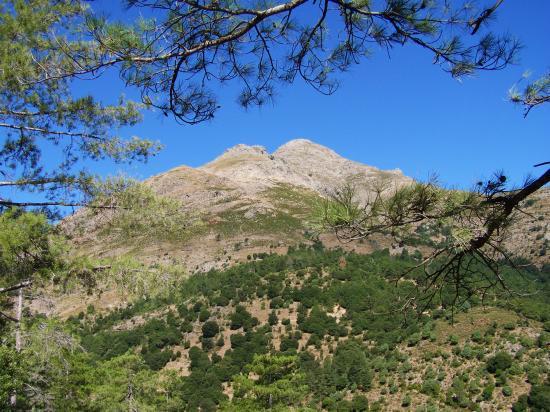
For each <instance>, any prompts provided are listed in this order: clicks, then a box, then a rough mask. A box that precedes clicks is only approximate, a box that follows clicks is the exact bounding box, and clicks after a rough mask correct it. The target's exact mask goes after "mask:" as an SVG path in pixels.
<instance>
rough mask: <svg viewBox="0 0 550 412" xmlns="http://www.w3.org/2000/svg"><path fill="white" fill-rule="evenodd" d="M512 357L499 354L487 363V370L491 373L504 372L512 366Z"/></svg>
mask: <svg viewBox="0 0 550 412" xmlns="http://www.w3.org/2000/svg"><path fill="white" fill-rule="evenodd" d="M512 361H513V360H512V357H511V356H510V354H508V353H506V352H499V353H497V354H496V355H495V356H493V357H492V358H489V360H488V361H487V370H488V371H489V372H491V373H495V374H496V373H498V372H503V371H505V370H506V369H508V368H510V366H512Z"/></svg>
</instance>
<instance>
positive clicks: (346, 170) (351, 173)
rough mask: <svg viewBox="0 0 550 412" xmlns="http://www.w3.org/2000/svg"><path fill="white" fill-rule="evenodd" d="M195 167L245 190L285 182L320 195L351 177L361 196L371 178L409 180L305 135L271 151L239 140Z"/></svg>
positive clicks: (397, 183)
mask: <svg viewBox="0 0 550 412" xmlns="http://www.w3.org/2000/svg"><path fill="white" fill-rule="evenodd" d="M199 170H202V171H205V172H208V173H211V174H214V175H216V176H219V177H223V178H227V179H229V180H231V181H233V182H235V183H236V184H238V185H240V186H242V188H243V189H245V191H246V192H247V193H255V192H258V191H261V190H264V189H266V188H268V187H272V186H273V185H276V184H289V185H293V186H299V187H304V188H307V189H310V190H313V191H315V192H317V193H319V194H320V195H323V194H324V193H326V190H327V189H329V190H330V189H333V188H334V187H337V186H340V185H342V184H343V183H344V182H347V181H353V182H355V183H356V184H357V185H358V186H359V187H358V190H359V192H360V194H361V195H363V196H361V197H364V196H365V195H366V194H367V193H366V192H365V191H366V190H367V189H366V187H367V186H368V183H369V182H372V181H373V180H380V179H384V180H386V181H388V182H390V183H392V184H395V185H402V184H407V183H410V182H411V179H410V178H407V177H405V176H404V175H403V173H402V172H401V171H400V170H389V171H383V170H380V169H377V168H375V167H372V166H367V165H364V164H361V163H358V162H354V161H352V160H348V159H345V158H344V157H342V156H340V155H338V154H337V153H336V152H334V151H333V150H331V149H329V148H327V147H325V146H322V145H319V144H317V143H314V142H312V141H310V140H307V139H296V140H291V141H289V142H287V143H285V144H284V145H282V146H281V147H279V148H278V149H277V150H276V151H275V152H273V153H271V154H270V153H269V152H268V151H267V150H266V149H265V148H264V147H262V146H247V145H242V144H239V145H237V146H234V147H232V148H230V149H228V150H227V151H226V152H225V153H224V154H222V155H221V156H219V157H218V158H216V159H215V160H214V161H212V162H210V163H207V164H206V165H204V166H202V167H200V168H199ZM361 189H362V190H361Z"/></svg>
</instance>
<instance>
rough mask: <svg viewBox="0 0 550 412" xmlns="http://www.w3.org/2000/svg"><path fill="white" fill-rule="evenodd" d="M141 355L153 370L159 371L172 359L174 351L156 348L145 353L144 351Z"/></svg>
mask: <svg viewBox="0 0 550 412" xmlns="http://www.w3.org/2000/svg"><path fill="white" fill-rule="evenodd" d="M141 356H142V357H143V360H144V361H145V363H146V364H147V366H149V368H150V369H151V370H154V371H158V370H160V369H162V368H163V367H164V365H166V364H167V363H168V362H169V361H170V359H171V358H172V356H173V353H172V351H170V350H163V351H161V350H158V349H154V350H152V351H146V352H145V353H144V352H143V351H142V353H141Z"/></svg>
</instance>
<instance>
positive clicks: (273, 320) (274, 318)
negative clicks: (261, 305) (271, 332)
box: [267, 310, 278, 326]
mask: <svg viewBox="0 0 550 412" xmlns="http://www.w3.org/2000/svg"><path fill="white" fill-rule="evenodd" d="M267 321H268V323H269V324H270V325H271V326H274V325H276V324H277V323H278V318H277V314H276V313H275V311H274V310H272V311H271V313H270V314H269V317H268V319H267Z"/></svg>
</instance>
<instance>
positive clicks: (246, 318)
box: [230, 305, 258, 331]
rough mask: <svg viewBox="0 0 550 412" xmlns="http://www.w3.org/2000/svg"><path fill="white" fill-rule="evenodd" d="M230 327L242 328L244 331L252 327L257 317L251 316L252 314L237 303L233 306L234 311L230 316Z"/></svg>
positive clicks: (256, 322) (256, 321) (255, 323)
mask: <svg viewBox="0 0 550 412" xmlns="http://www.w3.org/2000/svg"><path fill="white" fill-rule="evenodd" d="M230 320H231V325H230V327H231V329H233V330H235V329H239V328H243V329H244V330H245V331H247V330H249V329H251V328H253V327H254V326H256V325H257V324H258V319H256V318H253V317H252V315H250V313H249V312H248V311H247V310H246V308H245V307H244V306H242V305H238V306H237V307H236V308H235V312H234V313H233V314H232V315H231V317H230Z"/></svg>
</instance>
